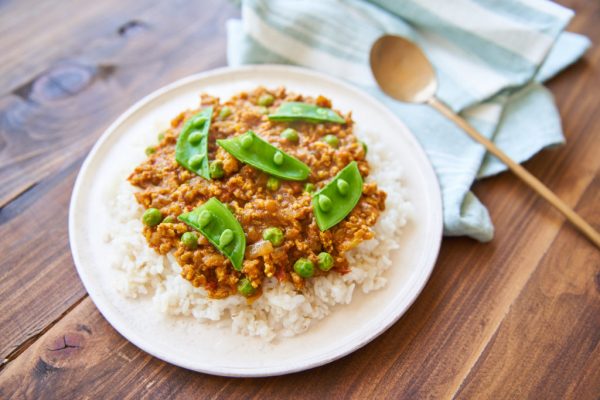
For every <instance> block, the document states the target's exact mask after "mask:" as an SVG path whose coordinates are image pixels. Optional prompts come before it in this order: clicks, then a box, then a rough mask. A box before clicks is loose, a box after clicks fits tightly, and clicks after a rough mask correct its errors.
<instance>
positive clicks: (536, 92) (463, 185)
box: [227, 0, 590, 241]
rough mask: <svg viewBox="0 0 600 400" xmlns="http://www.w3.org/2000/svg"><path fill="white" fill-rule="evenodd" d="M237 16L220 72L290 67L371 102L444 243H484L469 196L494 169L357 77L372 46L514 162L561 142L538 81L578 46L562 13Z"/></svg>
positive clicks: (502, 10) (437, 8)
mask: <svg viewBox="0 0 600 400" xmlns="http://www.w3.org/2000/svg"><path fill="white" fill-rule="evenodd" d="M241 8H242V18H241V20H230V21H229V22H228V24H227V34H228V49H227V57H228V63H229V64H230V65H232V66H235V65H241V64H258V63H280V64H295V65H301V66H304V67H309V68H313V69H316V70H321V71H323V72H325V73H329V74H331V75H334V76H338V77H344V79H346V80H348V81H350V82H352V83H354V84H355V85H357V86H359V87H361V88H362V89H364V90H365V91H367V92H369V93H371V94H373V95H374V96H375V97H377V98H379V99H380V100H381V101H382V102H383V103H385V104H386V105H387V106H388V107H390V108H391V109H392V110H393V111H394V112H396V113H397V115H398V116H399V117H400V119H401V120H403V121H404V122H405V123H406V125H408V127H409V128H410V129H411V131H412V132H413V133H414V134H415V136H416V137H417V139H418V140H419V141H420V142H421V144H422V145H423V147H424V149H425V151H426V153H427V155H428V156H429V158H430V160H431V163H432V164H433V167H434V169H435V171H436V173H437V176H438V178H439V181H440V185H441V190H442V197H443V206H444V234H445V235H450V236H457V235H468V236H470V237H473V238H475V239H478V240H480V241H488V240H491V239H492V237H493V234H494V228H493V225H492V222H491V220H490V217H489V214H488V212H487V209H486V208H485V206H484V205H483V204H481V202H480V201H479V200H478V199H477V197H475V195H474V194H473V193H472V192H471V191H470V187H471V185H472V183H473V181H474V180H475V179H478V178H483V177H487V176H490V175H493V174H496V173H498V172H501V171H503V170H504V169H505V167H504V166H503V165H502V164H501V163H500V162H499V161H498V160H496V159H495V158H494V157H491V156H489V155H486V152H485V149H484V148H483V147H482V146H481V145H479V144H477V143H475V142H474V141H472V140H471V139H470V138H468V137H467V135H466V134H465V133H463V132H462V131H461V130H460V129H459V128H457V127H456V126H454V125H453V124H452V123H451V122H450V121H448V120H446V119H444V118H443V117H442V116H441V115H439V114H438V113H437V112H436V111H434V110H433V109H430V108H429V107H427V106H423V105H409V104H402V103H400V102H397V101H394V100H392V99H391V98H389V97H387V96H385V95H384V94H383V92H381V90H379V89H378V88H377V85H376V83H375V80H374V78H373V75H372V73H371V71H370V69H369V62H368V58H369V50H370V47H371V45H372V43H373V42H374V41H375V40H376V39H377V38H378V37H379V36H381V35H383V34H385V33H389V34H396V35H400V36H404V37H406V38H409V39H411V40H413V41H414V42H416V43H417V44H418V45H419V46H421V48H422V49H423V50H424V51H425V52H426V53H427V55H428V57H429V58H430V60H431V61H432V63H433V65H434V67H435V69H436V73H437V76H438V80H439V89H438V97H439V98H440V99H441V100H442V101H444V102H445V103H446V104H448V105H449V106H450V107H451V108H452V109H454V110H455V111H457V112H460V114H461V115H462V116H463V117H465V118H466V119H467V120H468V121H469V122H470V123H471V124H473V125H474V126H475V127H476V128H477V129H478V130H479V131H480V132H481V133H482V134H484V135H485V136H487V137H489V138H491V139H492V140H493V141H494V142H495V143H496V144H497V145H498V146H499V147H500V148H501V149H502V150H504V151H505V152H506V153H507V154H508V155H509V156H511V157H512V158H513V159H515V160H517V161H519V162H522V161H524V160H527V159H528V158H529V157H531V156H532V155H534V154H535V153H537V152H538V151H539V150H541V149H543V148H545V147H549V146H555V145H558V144H562V143H564V137H563V135H562V131H561V124H560V118H559V113H558V112H557V110H556V107H555V105H554V102H553V98H552V95H551V94H550V92H549V91H548V90H547V89H545V88H544V87H543V86H542V85H541V83H540V82H542V81H544V80H546V79H549V78H550V77H552V76H554V75H555V74H556V73H558V72H559V71H560V70H561V69H563V68H565V67H566V66H568V65H569V64H571V63H572V62H574V61H575V60H577V59H578V58H579V57H580V56H581V55H582V54H583V53H584V52H585V50H586V49H587V48H588V47H589V45H590V42H589V40H588V39H587V38H585V37H583V36H581V35H576V34H573V33H568V32H563V30H564V28H565V26H566V24H567V23H568V22H569V20H570V19H571V17H572V16H573V12H572V11H571V10H569V9H567V8H564V7H562V6H560V5H557V4H554V3H551V2H549V1H545V0H502V1H494V0H453V1H446V0H372V1H370V2H366V1H361V0H320V1H293V0H242V1H241ZM499 195H501V194H500V193H499Z"/></svg>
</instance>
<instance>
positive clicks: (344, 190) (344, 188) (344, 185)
mask: <svg viewBox="0 0 600 400" xmlns="http://www.w3.org/2000/svg"><path fill="white" fill-rule="evenodd" d="M336 185H337V190H338V192H340V194H341V195H342V196H345V195H346V194H348V190H350V185H348V182H346V181H345V180H343V179H341V178H340V179H338V180H337V183H336Z"/></svg>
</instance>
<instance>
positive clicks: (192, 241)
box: [181, 232, 198, 250]
mask: <svg viewBox="0 0 600 400" xmlns="http://www.w3.org/2000/svg"><path fill="white" fill-rule="evenodd" d="M181 243H182V244H183V245H184V246H185V247H187V248H188V249H190V250H196V249H197V248H198V235H196V234H195V233H194V232H185V233H184V234H183V235H181Z"/></svg>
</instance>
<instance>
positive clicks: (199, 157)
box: [188, 154, 204, 169]
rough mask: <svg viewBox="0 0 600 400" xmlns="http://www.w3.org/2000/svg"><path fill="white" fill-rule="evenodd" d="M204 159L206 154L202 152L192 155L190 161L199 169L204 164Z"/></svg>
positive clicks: (191, 164)
mask: <svg viewBox="0 0 600 400" xmlns="http://www.w3.org/2000/svg"><path fill="white" fill-rule="evenodd" d="M202 160H204V156H203V155H202V154H194V155H193V156H191V157H190V159H189V160H188V163H189V165H190V167H192V168H193V169H198V168H200V166H201V165H202Z"/></svg>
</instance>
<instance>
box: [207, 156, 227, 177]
mask: <svg viewBox="0 0 600 400" xmlns="http://www.w3.org/2000/svg"><path fill="white" fill-rule="evenodd" d="M208 170H209V172H210V177H211V178H212V179H219V178H222V177H223V175H225V171H223V161H221V160H214V161H212V162H211V163H210V165H209V166H208Z"/></svg>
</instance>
